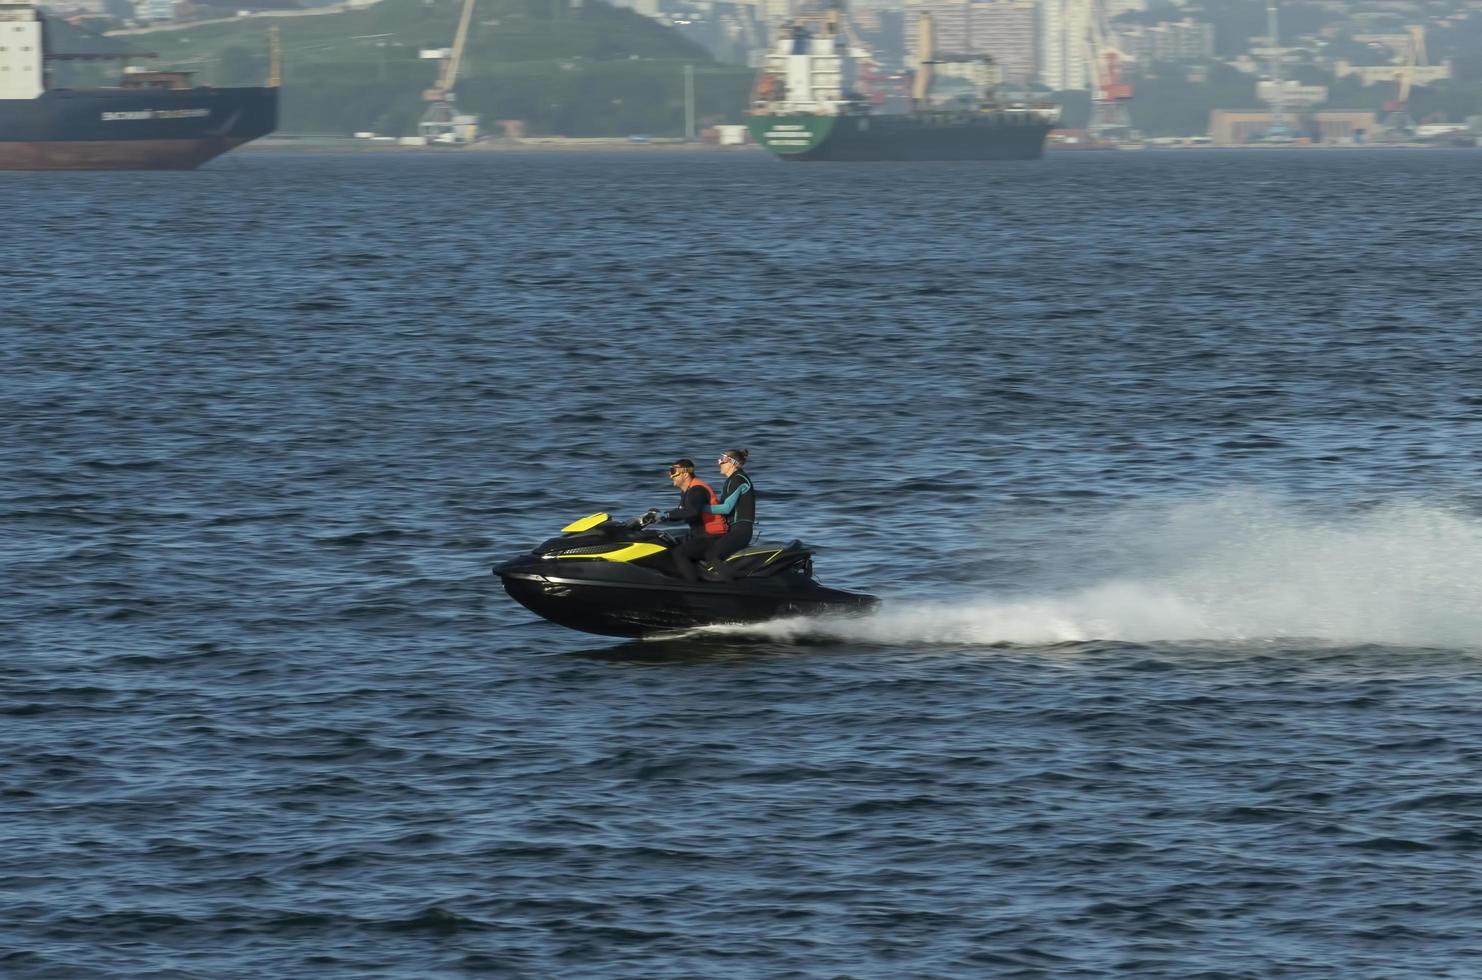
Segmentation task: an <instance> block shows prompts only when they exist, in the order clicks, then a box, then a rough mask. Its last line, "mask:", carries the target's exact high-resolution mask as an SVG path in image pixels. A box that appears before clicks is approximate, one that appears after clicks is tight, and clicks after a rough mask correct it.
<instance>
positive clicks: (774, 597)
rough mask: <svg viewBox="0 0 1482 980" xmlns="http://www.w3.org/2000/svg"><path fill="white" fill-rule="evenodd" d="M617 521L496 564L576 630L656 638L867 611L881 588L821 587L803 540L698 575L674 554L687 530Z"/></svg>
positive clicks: (742, 554)
mask: <svg viewBox="0 0 1482 980" xmlns="http://www.w3.org/2000/svg"><path fill="white" fill-rule="evenodd" d="M656 516H657V515H656V513H655V512H653V511H650V512H649V513H648V514H645V515H643V516H642V517H638V518H634V519H633V520H628V521H616V520H613V519H612V518H610V517H608V515H606V514H593V515H591V516H590V517H585V518H583V519H581V520H579V521H575V522H573V523H571V524H568V525H566V527H564V528H562V529H561V535H560V537H556V538H551V539H550V540H549V541H546V542H544V543H543V544H541V545H539V546H538V547H536V548H535V549H534V550H533V551H531V552H530V553H529V554H525V555H521V556H519V557H518V558H513V559H511V560H509V561H507V562H504V563H503V564H500V565H496V566H495V567H494V574H495V575H498V576H499V577H500V579H501V580H503V582H504V590H505V591H506V592H508V593H509V594H510V597H511V598H513V599H514V600H515V601H516V602H518V603H520V605H522V606H524V607H525V608H526V609H529V610H530V611H531V612H533V613H535V614H536V615H537V616H541V617H543V618H545V619H548V620H550V621H551V622H553V623H557V624H559V625H561V626H566V627H569V628H571V629H575V630H582V631H583V632H587V633H600V634H602V635H604V636H648V635H650V634H655V633H667V632H675V631H682V630H687V629H693V628H694V627H697V626H714V625H719V624H726V623H759V622H764V621H765V620H769V619H777V618H780V617H786V616H816V615H820V614H830V613H833V614H839V613H861V612H868V611H869V610H872V609H874V608H875V607H876V606H878V605H879V603H880V600H879V599H877V598H875V597H874V596H872V595H864V594H862V593H858V592H845V591H842V590H840V589H830V588H826V587H825V586H823V585H820V584H819V582H818V580H817V579H815V578H814V577H813V549H811V548H809V547H808V546H807V545H804V544H803V543H802V542H800V541H792V542H789V543H788V544H753V545H752V546H751V547H749V548H743V549H742V550H741V551H738V552H737V553H736V554H734V555H732V556H731V557H730V558H728V559H726V564H727V566H728V571H731V572H734V575H733V577H732V578H731V580H730V581H705V580H702V581H699V582H690V581H686V580H685V578H684V577H683V576H682V575H680V573H679V571H678V569H677V568H676V566H675V564H674V559H673V558H672V557H671V556H670V554H669V551H670V549H671V548H674V547H675V546H677V545H678V544H679V543H680V537H681V536H676V535H671V534H668V533H666V532H664V531H661V530H659V529H657V528H654V527H650V526H649V525H650V524H652V523H653V522H654V520H655V518H656Z"/></svg>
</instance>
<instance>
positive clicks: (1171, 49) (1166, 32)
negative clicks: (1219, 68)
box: [1116, 17, 1214, 64]
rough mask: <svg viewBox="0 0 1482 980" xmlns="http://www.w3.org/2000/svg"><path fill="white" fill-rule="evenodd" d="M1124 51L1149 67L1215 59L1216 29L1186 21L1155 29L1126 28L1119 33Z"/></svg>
mask: <svg viewBox="0 0 1482 980" xmlns="http://www.w3.org/2000/svg"><path fill="white" fill-rule="evenodd" d="M1116 36H1117V45H1118V47H1119V48H1121V50H1122V51H1123V52H1124V53H1126V54H1128V55H1130V56H1131V57H1133V58H1135V59H1137V60H1138V61H1140V62H1142V63H1144V64H1147V63H1150V62H1154V61H1161V62H1168V63H1172V64H1183V63H1187V62H1191V61H1208V60H1210V59H1211V58H1213V57H1214V25H1213V24H1205V23H1201V22H1199V21H1196V20H1194V19H1193V18H1192V17H1185V18H1184V19H1183V20H1181V21H1177V22H1170V21H1164V22H1162V23H1159V24H1154V25H1153V26H1152V27H1143V26H1134V27H1124V28H1122V29H1121V30H1119V31H1117V32H1116Z"/></svg>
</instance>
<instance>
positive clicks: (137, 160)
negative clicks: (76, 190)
mask: <svg viewBox="0 0 1482 980" xmlns="http://www.w3.org/2000/svg"><path fill="white" fill-rule="evenodd" d="M132 57H139V56H138V55H132V54H129V55H122V54H86V55H69V54H66V53H61V52H56V51H53V50H51V48H50V45H49V44H48V24H47V20H46V16H45V15H44V14H43V13H42V11H41V10H40V9H39V7H38V6H37V4H36V3H35V0H0V170H140V169H153V170H188V169H191V168H193V167H197V166H199V165H200V164H202V163H204V162H206V161H207V160H210V159H211V158H212V157H215V156H218V155H220V154H222V153H225V152H227V151H228V150H231V149H233V148H235V147H237V146H240V145H241V144H243V143H245V142H247V141H248V140H252V139H256V138H257V137H259V136H263V135H266V134H267V133H270V132H272V131H273V129H274V128H275V127H276V126H277V118H278V89H277V84H276V78H274V79H271V80H270V81H269V84H268V85H266V86H262V87H257V88H214V87H209V86H198V85H195V84H194V83H193V81H192V76H191V73H190V72H176V71H149V70H142V69H138V68H128V69H125V71H124V76H123V79H122V81H121V82H120V84H118V85H117V86H112V87H106V88H87V89H69V88H54V87H52V86H51V85H50V83H49V71H48V66H49V63H50V62H53V61H62V60H68V59H72V58H87V59H94V60H96V59H100V58H106V59H115V60H127V59H129V58H132ZM274 64H275V65H276V56H275V58H274Z"/></svg>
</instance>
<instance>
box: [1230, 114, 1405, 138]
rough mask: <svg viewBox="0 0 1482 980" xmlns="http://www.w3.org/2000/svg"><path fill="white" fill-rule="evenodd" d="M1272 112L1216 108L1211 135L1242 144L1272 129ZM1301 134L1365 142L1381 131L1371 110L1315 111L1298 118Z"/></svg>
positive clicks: (1297, 127)
mask: <svg viewBox="0 0 1482 980" xmlns="http://www.w3.org/2000/svg"><path fill="white" fill-rule="evenodd" d="M1271 123H1272V115H1271V113H1269V112H1251V111H1247V110H1230V109H1215V110H1214V111H1213V112H1211V113H1210V114H1209V135H1210V138H1211V139H1212V140H1213V141H1214V142H1215V143H1217V144H1221V145H1225V146H1239V145H1241V144H1243V143H1253V142H1257V141H1259V140H1260V139H1261V138H1262V137H1264V136H1266V135H1267V134H1269V133H1270V132H1271ZM1295 128H1296V131H1297V134H1298V135H1299V136H1306V137H1308V138H1310V139H1313V140H1315V141H1319V142H1323V143H1362V142H1364V141H1365V140H1367V139H1369V138H1370V137H1371V136H1373V134H1374V133H1376V132H1377V131H1378V128H1379V119H1378V117H1377V116H1376V115H1375V114H1374V113H1372V112H1314V113H1311V114H1306V113H1304V114H1301V115H1299V116H1298V117H1297V120H1296V127H1295Z"/></svg>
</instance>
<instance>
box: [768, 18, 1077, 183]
mask: <svg viewBox="0 0 1482 980" xmlns="http://www.w3.org/2000/svg"><path fill="white" fill-rule="evenodd" d="M918 35H919V38H920V49H919V51H918V53H917V69H916V73H915V79H914V83H913V85H912V92H911V108H910V111H909V112H894V113H885V112H878V111H876V107H875V105H874V104H873V102H872V101H871V100H870V99H869V98H867V97H866V96H865V95H863V94H861V92H860V90H859V85H860V82H861V79H860V78H859V72H858V70H857V68H856V62H857V61H859V60H860V59H861V58H862V57H864V58H867V57H868V53H867V52H863V51H860V52H857V51H856V50H855V45H854V43H853V42H852V41H851V38H850V32H849V31H847V30H846V29H845V23H844V11H843V8H842V5H841V4H840V3H838V2H836V0H828V3H827V4H826V6H825V7H824V9H823V10H822V11H821V12H818V13H813V14H804V15H802V16H799V17H798V18H797V19H795V20H794V21H793V22H792V23H791V24H789V25H788V26H787V27H786V28H784V29H783V31H782V33H781V35H780V36H779V37H778V38H777V40H776V42H775V43H774V44H773V46H772V48H771V50H770V51H769V52H768V55H767V61H766V63H765V64H764V65H763V66H762V70H761V72H760V74H759V75H758V77H757V85H756V91H755V93H754V94H753V97H752V103H751V111H750V112H749V113H748V114H747V118H746V123H747V127H748V128H749V129H750V130H751V135H752V138H753V139H755V140H756V141H757V142H758V143H760V144H761V145H762V146H764V147H766V148H767V149H768V150H771V151H772V152H773V153H775V154H777V155H778V156H779V157H782V158H783V159H784V160H1033V159H1036V158H1038V157H1039V156H1041V155H1042V154H1043V153H1044V148H1045V137H1046V136H1048V135H1049V133H1050V130H1051V128H1052V127H1053V126H1054V125H1055V122H1056V120H1057V119H1058V118H1059V115H1060V107H1059V106H1056V105H1051V104H1044V103H1035V104H1029V103H1023V102H1007V103H1006V102H1000V101H998V100H996V99H995V98H994V95H993V91H994V87H995V85H996V84H997V78H996V75H997V68H996V66H994V65H993V64H992V61H991V59H987V58H985V57H983V56H981V55H951V54H937V53H936V52H935V49H934V39H933V28H932V20H931V15H930V14H929V13H928V14H922V15H921V23H920V28H919V31H918Z"/></svg>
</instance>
